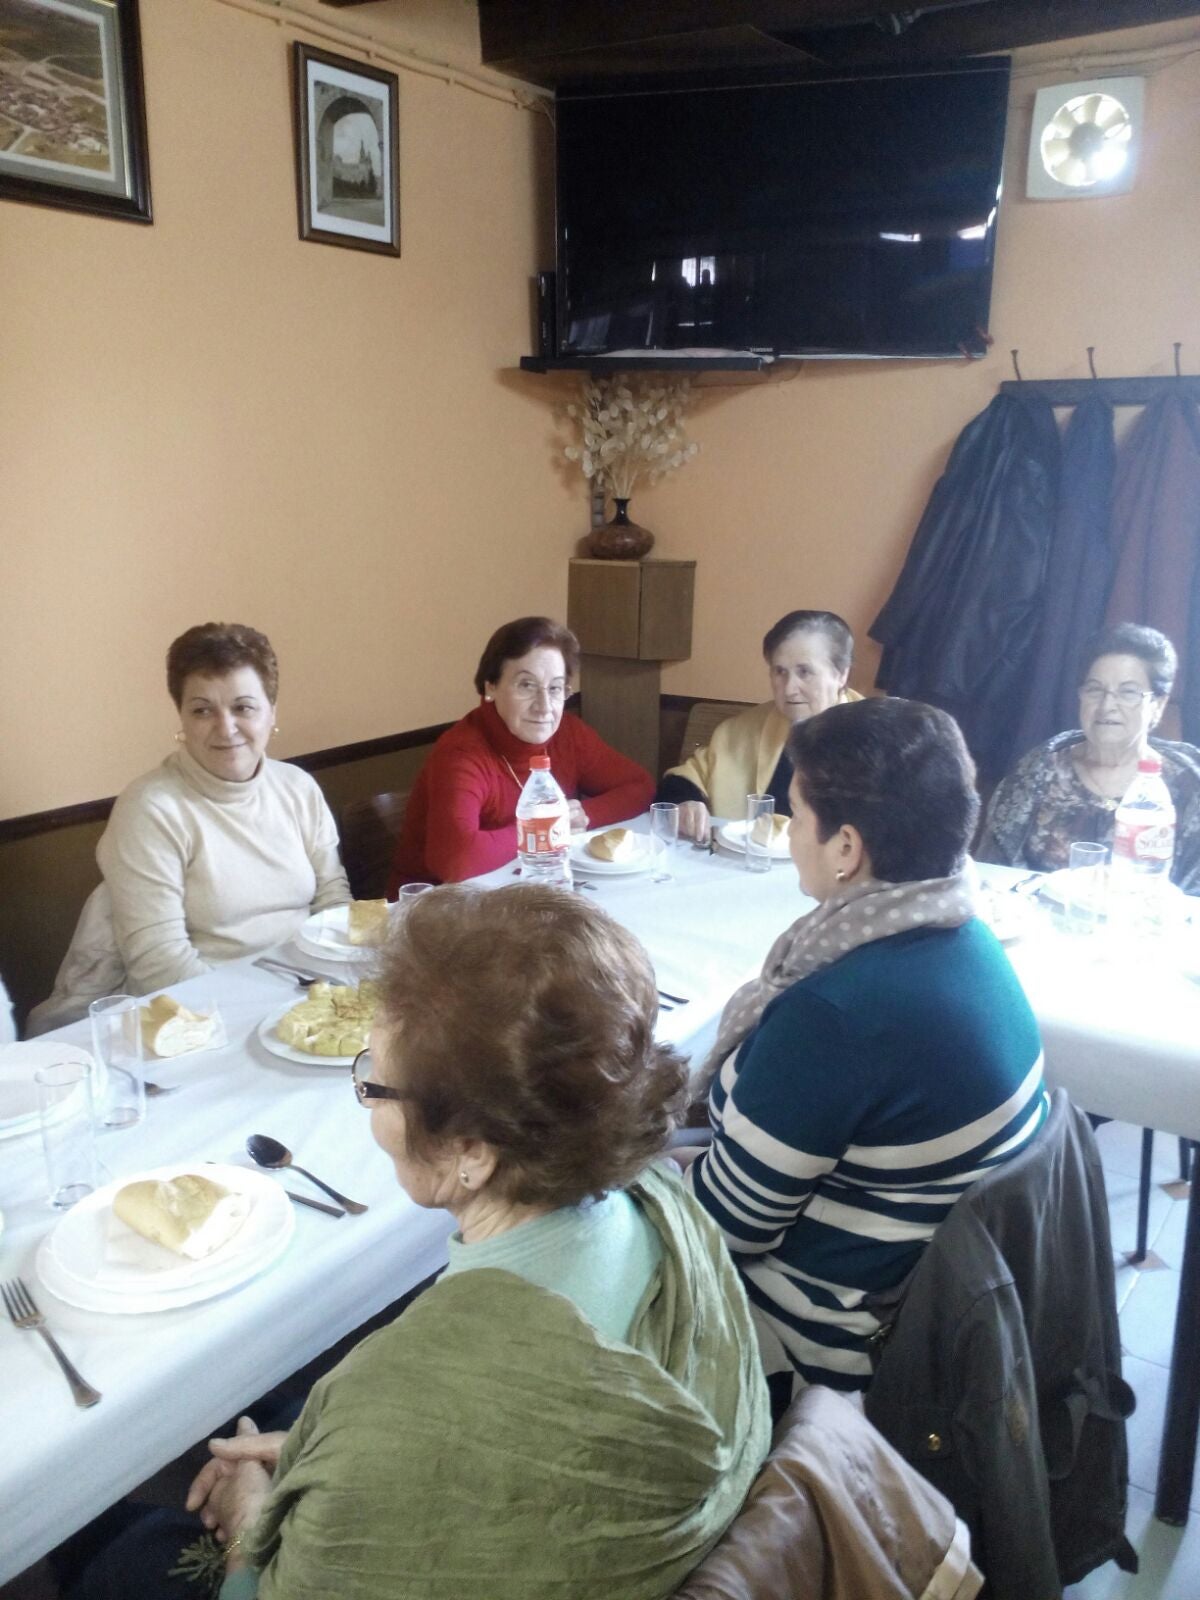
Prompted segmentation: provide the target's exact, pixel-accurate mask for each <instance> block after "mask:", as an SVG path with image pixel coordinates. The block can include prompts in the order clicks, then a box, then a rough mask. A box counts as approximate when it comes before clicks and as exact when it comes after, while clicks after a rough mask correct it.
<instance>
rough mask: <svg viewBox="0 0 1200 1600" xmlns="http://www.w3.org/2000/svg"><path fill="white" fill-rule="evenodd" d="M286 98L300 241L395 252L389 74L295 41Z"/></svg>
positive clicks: (393, 91)
mask: <svg viewBox="0 0 1200 1600" xmlns="http://www.w3.org/2000/svg"><path fill="white" fill-rule="evenodd" d="M2 3H3V0H0V4H2ZM292 99H293V111H294V121H295V136H296V197H297V201H298V203H299V208H300V237H301V239H304V240H307V241H309V242H310V243H314V244H336V245H341V246H343V247H344V248H346V249H350V250H373V251H375V252H376V253H378V254H380V255H391V256H398V255H399V254H400V129H399V101H400V85H399V80H398V78H397V76H396V74H395V73H394V72H384V71H381V70H380V69H378V68H376V67H368V66H364V65H363V63H362V62H360V61H353V60H351V59H350V58H349V57H347V56H336V55H330V53H329V52H328V51H326V50H318V49H316V48H314V47H313V46H312V45H308V44H304V43H302V42H300V41H297V42H296V43H295V44H293V46H292Z"/></svg>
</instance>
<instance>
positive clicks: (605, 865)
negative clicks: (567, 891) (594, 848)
mask: <svg viewBox="0 0 1200 1600" xmlns="http://www.w3.org/2000/svg"><path fill="white" fill-rule="evenodd" d="M608 831H609V830H608V829H606V828H600V829H598V830H597V832H596V833H589V834H586V835H579V836H577V837H576V838H575V839H573V840H572V841H571V866H572V867H573V868H574V869H575V870H576V871H578V872H584V873H588V872H594V873H595V874H596V876H597V877H600V878H622V877H626V876H627V875H628V874H630V873H634V872H648V871H649V869H650V867H651V866H652V865H653V863H654V851H653V846H652V843H651V840H650V836H649V835H648V834H645V833H637V834H635V835H634V844H633V853H632V854H631V855H628V856H626V857H625V859H624V860H623V861H601V859H600V857H599V856H594V855H592V853H591V851H590V850H589V849H588V840H589V839H595V838H597V837H598V836H599V834H601V833H607V832H608Z"/></svg>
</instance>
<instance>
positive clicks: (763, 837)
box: [750, 812, 792, 845]
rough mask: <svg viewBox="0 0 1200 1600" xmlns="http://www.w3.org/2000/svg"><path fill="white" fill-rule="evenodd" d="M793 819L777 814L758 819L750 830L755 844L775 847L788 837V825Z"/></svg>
mask: <svg viewBox="0 0 1200 1600" xmlns="http://www.w3.org/2000/svg"><path fill="white" fill-rule="evenodd" d="M791 820H792V819H791V818H790V817H783V816H780V815H778V814H777V813H775V812H772V814H771V815H770V816H768V817H756V818H755V819H754V825H753V827H752V828H751V830H750V837H751V838H752V839H753V840H754V842H755V844H765V845H775V844H779V842H780V841H781V840H782V839H785V838H786V837H787V830H788V823H789V822H790V821H791Z"/></svg>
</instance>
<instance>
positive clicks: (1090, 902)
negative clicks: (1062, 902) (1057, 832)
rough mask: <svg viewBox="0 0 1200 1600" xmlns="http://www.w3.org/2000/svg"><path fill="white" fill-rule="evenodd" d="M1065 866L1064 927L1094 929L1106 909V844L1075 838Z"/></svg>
mask: <svg viewBox="0 0 1200 1600" xmlns="http://www.w3.org/2000/svg"><path fill="white" fill-rule="evenodd" d="M1067 866H1068V873H1067V879H1066V914H1067V916H1066V922H1067V928H1068V930H1069V931H1070V932H1071V933H1078V934H1089V933H1095V931H1096V929H1097V928H1098V927H1099V926H1100V923H1101V922H1102V921H1103V920H1104V917H1105V914H1106V913H1107V911H1108V846H1107V845H1106V844H1091V843H1088V842H1087V841H1085V840H1079V841H1076V842H1074V843H1072V845H1071V849H1070V854H1069V856H1068V858H1067Z"/></svg>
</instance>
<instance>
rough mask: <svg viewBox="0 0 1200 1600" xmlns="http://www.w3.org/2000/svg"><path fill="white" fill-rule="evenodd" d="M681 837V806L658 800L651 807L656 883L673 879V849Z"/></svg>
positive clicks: (651, 843) (651, 845)
mask: <svg viewBox="0 0 1200 1600" xmlns="http://www.w3.org/2000/svg"><path fill="white" fill-rule="evenodd" d="M678 838H679V807H678V806H677V805H672V804H671V803H670V802H669V801H661V800H660V801H656V802H655V804H654V805H652V806H651V807H650V847H651V849H652V851H653V852H654V870H653V871H652V873H651V878H652V879H653V881H654V882H655V883H670V881H671V851H672V850H674V848H675V843H676V840H677V839H678Z"/></svg>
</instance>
